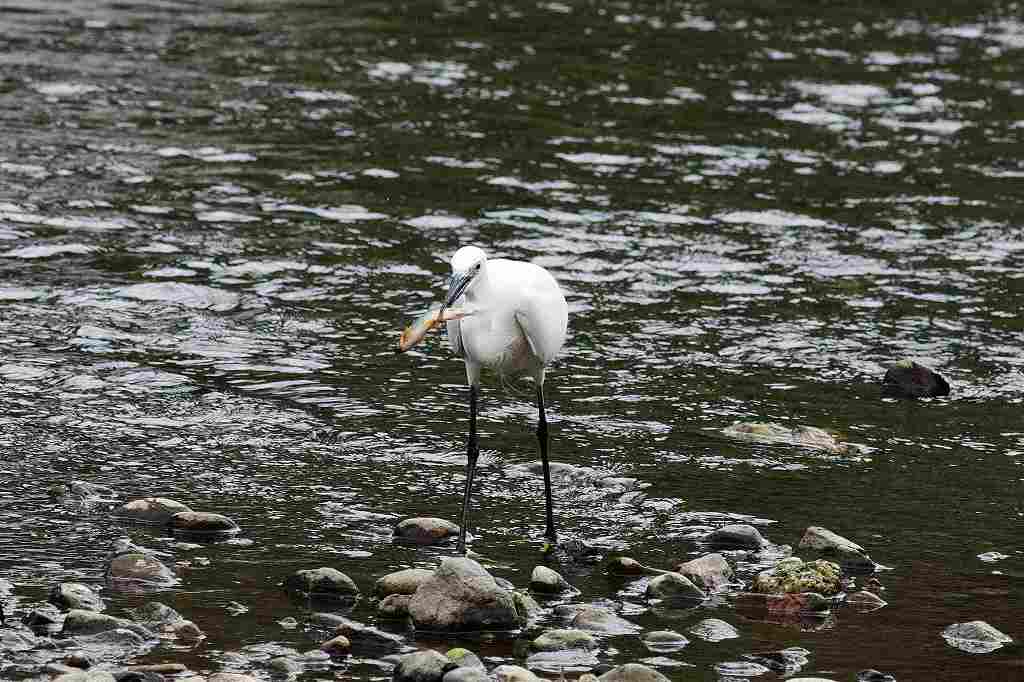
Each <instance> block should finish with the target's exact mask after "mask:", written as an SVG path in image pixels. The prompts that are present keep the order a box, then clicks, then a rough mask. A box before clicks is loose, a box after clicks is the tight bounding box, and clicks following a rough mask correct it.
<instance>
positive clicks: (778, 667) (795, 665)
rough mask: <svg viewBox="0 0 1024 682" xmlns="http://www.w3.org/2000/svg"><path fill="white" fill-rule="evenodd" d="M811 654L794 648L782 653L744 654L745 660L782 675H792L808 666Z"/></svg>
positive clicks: (783, 650) (805, 650) (761, 652)
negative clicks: (808, 658)
mask: <svg viewBox="0 0 1024 682" xmlns="http://www.w3.org/2000/svg"><path fill="white" fill-rule="evenodd" d="M810 653H811V652H810V651H808V650H807V649H803V648H801V647H797V646H794V647H789V648H788V649H782V650H780V651H760V652H756V653H752V654H744V655H743V658H745V659H747V660H749V661H753V662H755V663H759V664H761V665H763V666H765V667H766V668H768V669H770V670H774V671H775V672H777V673H780V674H782V675H791V674H793V673H795V672H797V671H798V670H800V669H801V668H803V667H804V666H805V665H807V657H808V656H809V655H810Z"/></svg>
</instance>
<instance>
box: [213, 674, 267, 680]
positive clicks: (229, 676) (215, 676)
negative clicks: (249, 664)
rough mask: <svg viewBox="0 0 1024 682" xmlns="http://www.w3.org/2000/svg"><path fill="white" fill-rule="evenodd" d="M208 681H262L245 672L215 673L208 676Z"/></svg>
mask: <svg viewBox="0 0 1024 682" xmlns="http://www.w3.org/2000/svg"><path fill="white" fill-rule="evenodd" d="M206 682H260V681H259V680H257V679H256V678H255V677H253V676H251V675H245V674H243V673H214V674H212V675H210V676H209V677H207V678H206Z"/></svg>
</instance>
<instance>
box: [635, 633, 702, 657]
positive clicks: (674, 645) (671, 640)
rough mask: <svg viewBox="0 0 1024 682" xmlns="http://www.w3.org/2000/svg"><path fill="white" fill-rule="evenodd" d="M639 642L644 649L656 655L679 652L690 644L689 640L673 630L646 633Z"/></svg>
mask: <svg viewBox="0 0 1024 682" xmlns="http://www.w3.org/2000/svg"><path fill="white" fill-rule="evenodd" d="M640 641H641V642H643V643H644V646H645V647H647V648H648V649H650V650H651V651H654V652H656V653H668V652H670V651H679V650H680V649H682V648H683V647H685V646H686V645H687V644H689V643H690V640H688V639H686V637H684V636H683V635H681V634H679V633H678V632H675V631H674V630H654V631H653V632H646V633H644V635H643V636H642V637H641V638H640Z"/></svg>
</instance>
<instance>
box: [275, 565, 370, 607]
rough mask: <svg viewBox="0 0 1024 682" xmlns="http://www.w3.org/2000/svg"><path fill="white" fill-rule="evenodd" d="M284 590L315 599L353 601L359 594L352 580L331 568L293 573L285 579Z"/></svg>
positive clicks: (325, 567)
mask: <svg viewBox="0 0 1024 682" xmlns="http://www.w3.org/2000/svg"><path fill="white" fill-rule="evenodd" d="M284 589H285V590H287V591H288V592H291V593H293V594H299V595H303V596H307V597H311V598H314V599H351V598H354V597H355V596H357V595H358V594H359V588H358V587H357V586H356V584H355V582H354V581H353V580H352V578H349V577H348V576H347V575H345V574H344V573H342V572H341V571H339V570H338V569H336V568H331V567H329V566H324V567H321V568H311V569H307V570H303V571H296V572H295V573H292V574H291V575H289V576H288V577H287V578H285V579H284Z"/></svg>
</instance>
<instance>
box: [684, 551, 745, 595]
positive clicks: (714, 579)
mask: <svg viewBox="0 0 1024 682" xmlns="http://www.w3.org/2000/svg"><path fill="white" fill-rule="evenodd" d="M676 572H677V573H679V574H680V575H682V576H684V577H686V578H688V579H689V580H690V582H692V583H693V584H694V585H696V586H697V587H699V588H701V589H703V590H707V591H709V592H710V591H713V590H715V589H717V588H719V587H722V586H723V585H728V584H729V582H730V581H731V580H732V576H733V571H732V567H731V566H729V562H728V561H726V560H725V557H723V556H722V555H721V554H705V555H704V556H702V557H698V558H696V559H691V560H690V561H687V562H686V563H684V564H679V567H678V568H677V569H676Z"/></svg>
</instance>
